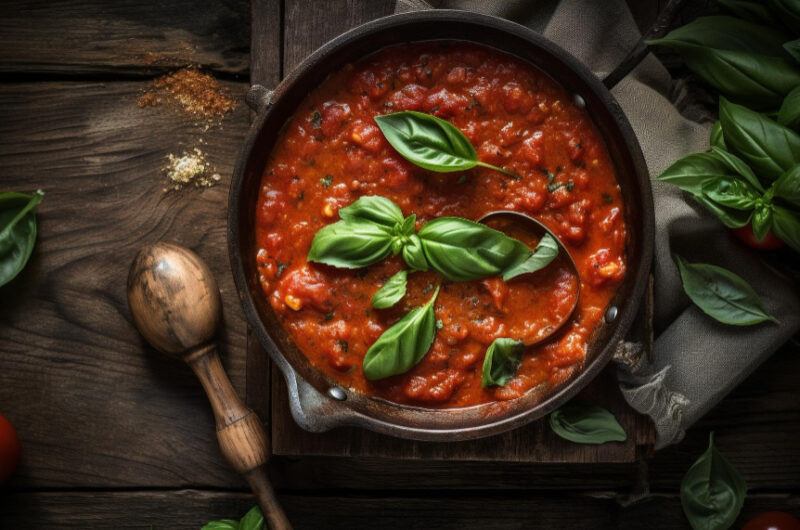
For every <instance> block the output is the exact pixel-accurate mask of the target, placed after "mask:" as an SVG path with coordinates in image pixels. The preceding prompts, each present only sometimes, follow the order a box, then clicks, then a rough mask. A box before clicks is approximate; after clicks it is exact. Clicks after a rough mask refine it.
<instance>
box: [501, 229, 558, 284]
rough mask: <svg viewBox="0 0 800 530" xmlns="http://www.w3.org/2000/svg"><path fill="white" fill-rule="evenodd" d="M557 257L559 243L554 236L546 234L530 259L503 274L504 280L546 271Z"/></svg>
mask: <svg viewBox="0 0 800 530" xmlns="http://www.w3.org/2000/svg"><path fill="white" fill-rule="evenodd" d="M556 256H558V243H556V240H555V239H554V238H553V236H551V235H550V234H545V235H544V236H542V239H540V240H539V244H538V245H536V249H535V250H534V251H533V254H531V255H530V256H529V257H528V259H526V260H525V261H523V262H522V263H520V264H519V265H515V266H513V267H511V268H509V269H506V270H505V272H503V280H505V281H508V280H510V279H512V278H516V277H517V276H519V275H520V274H527V273H529V272H536V271H538V270H540V269H544V268H545V267H547V266H548V265H550V263H551V262H552V261H553V260H554V259H556Z"/></svg>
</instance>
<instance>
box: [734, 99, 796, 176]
mask: <svg viewBox="0 0 800 530" xmlns="http://www.w3.org/2000/svg"><path fill="white" fill-rule="evenodd" d="M719 119H720V122H721V123H722V131H723V133H724V134H725V143H726V145H727V146H728V149H729V150H730V151H731V152H732V153H734V154H736V155H739V156H740V157H741V158H742V159H743V160H744V161H745V162H746V163H747V164H748V165H749V166H750V167H751V168H753V170H754V171H755V172H756V174H758V176H759V177H760V178H761V179H762V180H767V181H769V182H772V181H775V180H777V179H778V177H780V176H781V175H782V174H783V173H784V172H785V171H788V170H789V169H790V168H791V167H792V166H793V165H794V164H795V163H796V162H797V160H800V136H798V135H797V134H796V133H795V132H794V131H792V130H790V129H787V128H786V127H784V126H782V125H779V124H778V123H775V122H774V121H772V120H770V119H769V118H767V117H766V116H764V115H763V114H759V113H758V112H754V111H752V110H750V109H748V108H746V107H743V106H741V105H737V104H735V103H731V102H729V101H727V100H726V99H725V98H723V97H720V98H719Z"/></svg>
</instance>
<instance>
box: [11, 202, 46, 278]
mask: <svg viewBox="0 0 800 530" xmlns="http://www.w3.org/2000/svg"><path fill="white" fill-rule="evenodd" d="M43 198H44V192H42V191H41V190H39V191H36V192H35V193H33V194H31V195H26V194H23V193H15V192H6V193H0V287H2V286H3V285H5V284H7V283H8V282H10V281H11V280H13V279H14V278H15V277H16V276H17V275H18V274H19V273H20V272H21V271H22V269H24V268H25V265H26V264H27V263H28V260H29V259H30V257H31V254H32V253H33V247H34V245H35V244H36V214H35V213H34V209H35V208H36V206H38V205H39V203H41V202H42V199H43Z"/></svg>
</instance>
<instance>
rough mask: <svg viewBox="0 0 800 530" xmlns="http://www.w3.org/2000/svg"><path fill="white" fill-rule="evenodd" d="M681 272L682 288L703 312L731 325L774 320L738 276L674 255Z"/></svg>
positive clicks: (754, 293)
mask: <svg viewBox="0 0 800 530" xmlns="http://www.w3.org/2000/svg"><path fill="white" fill-rule="evenodd" d="M674 259H675V263H676V264H677V265H678V270H679V271H680V274H681V281H682V282H683V290H684V291H685V292H686V294H687V295H688V296H689V298H690V299H691V300H692V302H694V303H695V305H696V306H697V307H699V308H700V309H701V310H702V311H703V312H704V313H705V314H707V315H708V316H710V317H711V318H713V319H715V320H717V321H719V322H722V323H723V324H730V325H733V326H751V325H754V324H759V323H761V322H766V321H768V320H770V321H772V322H776V323H777V322H778V321H777V320H775V318H774V317H773V316H771V315H769V314H768V313H767V311H766V309H764V304H763V303H762V302H761V299H760V298H759V296H758V294H757V293H756V292H755V290H753V288H752V287H750V284H748V283H747V282H746V281H744V280H743V279H742V278H741V277H740V276H737V275H736V274H734V273H732V272H731V271H729V270H727V269H723V268H722V267H717V266H715V265H709V264H706V263H689V262H687V261H686V260H685V259H684V258H682V257H681V256H679V255H677V254H676V255H675V256H674Z"/></svg>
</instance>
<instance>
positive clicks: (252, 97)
mask: <svg viewBox="0 0 800 530" xmlns="http://www.w3.org/2000/svg"><path fill="white" fill-rule="evenodd" d="M274 92H275V91H274V90H270V89H268V88H266V87H264V86H262V85H253V86H251V87H250V90H248V91H247V94H246V95H245V96H244V101H245V103H247V106H248V107H250V108H251V109H252V110H254V111H255V112H256V113H257V114H261V112H263V111H264V110H265V109H266V108H267V107H269V106H270V105H272V94H273V93H274Z"/></svg>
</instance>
